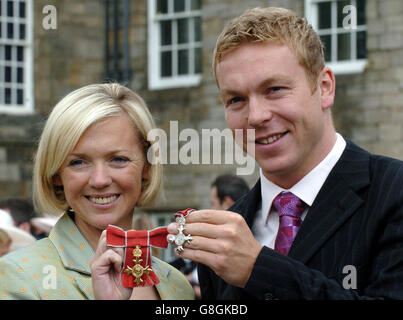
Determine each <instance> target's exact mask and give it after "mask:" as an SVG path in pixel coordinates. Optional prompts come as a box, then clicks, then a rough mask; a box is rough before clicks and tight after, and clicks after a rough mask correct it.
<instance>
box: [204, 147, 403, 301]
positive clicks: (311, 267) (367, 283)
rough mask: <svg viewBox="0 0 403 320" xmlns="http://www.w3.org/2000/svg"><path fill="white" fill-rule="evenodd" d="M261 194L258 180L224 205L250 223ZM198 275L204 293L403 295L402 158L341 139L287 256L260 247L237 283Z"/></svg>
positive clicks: (208, 272)
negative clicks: (242, 280) (339, 153)
mask: <svg viewBox="0 0 403 320" xmlns="http://www.w3.org/2000/svg"><path fill="white" fill-rule="evenodd" d="M260 202H261V192H260V181H259V182H258V183H257V184H256V185H255V187H254V188H253V189H252V190H251V191H250V192H249V193H248V194H246V195H245V196H244V197H243V198H241V199H240V200H238V201H237V202H236V203H235V204H234V205H233V206H232V208H230V209H229V210H230V211H234V212H239V213H241V214H242V215H243V216H244V218H245V220H246V222H247V223H248V225H249V226H251V225H252V223H253V220H254V217H255V213H256V211H257V209H258V208H259V204H260ZM345 266H353V267H354V268H355V270H356V279H355V280H356V282H354V271H353V269H348V270H347V269H344V268H345ZM347 268H351V267H347ZM343 270H344V272H343ZM343 280H344V282H343ZM199 281H200V285H201V289H202V299H281V300H282V299H373V298H392V299H403V162H402V161H399V160H396V159H391V158H387V157H383V156H376V155H372V154H370V153H368V152H366V151H365V150H363V149H361V148H359V147H358V146H356V145H354V144H353V143H352V142H350V141H347V146H346V149H345V150H344V152H343V154H342V156H341V158H340V160H339V161H338V162H337V164H336V166H335V167H334V168H333V170H332V171H331V173H330V175H329V176H328V178H327V180H326V181H325V183H324V185H323V186H322V188H321V190H320V192H319V194H318V196H317V197H316V199H315V201H314V203H313V204H312V207H311V208H310V209H309V212H308V214H307V216H306V218H305V219H304V222H303V224H302V226H301V229H300V230H299V232H298V234H297V237H296V238H295V240H294V243H293V245H292V247H291V250H290V252H289V255H288V256H284V255H281V254H279V253H277V252H275V251H274V250H272V249H269V248H267V247H263V249H262V251H261V252H260V254H259V256H258V257H257V260H256V263H255V266H254V269H253V271H252V274H251V276H250V278H249V280H248V282H247V284H246V286H245V288H243V289H240V288H236V287H233V286H230V285H228V284H226V283H225V282H224V281H223V280H222V279H220V278H219V277H217V276H216V274H215V273H214V272H213V271H212V270H211V269H209V268H207V267H206V266H204V265H200V266H199ZM343 283H344V285H343ZM354 284H356V289H354ZM352 288H353V289H352Z"/></svg>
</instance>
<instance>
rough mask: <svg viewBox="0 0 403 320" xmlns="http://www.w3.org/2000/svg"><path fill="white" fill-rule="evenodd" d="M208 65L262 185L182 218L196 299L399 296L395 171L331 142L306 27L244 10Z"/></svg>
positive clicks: (282, 15)
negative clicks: (251, 137) (195, 270)
mask: <svg viewBox="0 0 403 320" xmlns="http://www.w3.org/2000/svg"><path fill="white" fill-rule="evenodd" d="M213 68H214V70H213V71H214V73H215V76H216V81H217V84H218V88H219V91H220V95H221V97H222V100H223V102H224V105H225V114H226V120H227V123H228V126H229V127H230V128H231V129H232V130H235V129H243V130H247V129H254V130H255V136H256V140H255V141H253V142H252V143H254V144H255V155H254V157H255V159H256V161H257V162H258V164H259V166H260V180H259V181H258V183H257V184H256V185H255V186H254V188H253V189H252V190H251V191H250V192H249V193H248V194H247V195H246V196H245V197H243V198H242V199H240V201H238V202H237V203H235V204H234V205H233V206H232V207H231V208H230V209H229V211H214V210H200V211H195V212H192V213H191V214H190V215H189V216H188V217H187V219H186V225H185V229H186V232H187V233H189V234H191V235H192V238H193V241H192V242H191V243H190V244H186V245H185V250H184V251H183V252H182V254H181V255H182V257H183V258H187V259H191V260H194V261H196V262H198V263H201V264H203V265H201V266H199V280H200V284H201V288H202V298H203V299H376V298H379V299H386V298H392V299H403V286H402V283H403V188H402V185H403V165H402V162H401V161H398V160H395V159H390V158H386V157H382V156H375V155H371V154H369V153H368V152H366V151H364V150H362V149H361V148H359V147H358V146H356V145H354V144H353V143H352V142H350V141H345V140H344V139H343V137H342V136H341V135H339V134H337V133H336V131H335V129H334V126H333V121H332V115H331V111H330V110H331V107H332V105H333V102H334V101H333V100H334V95H335V78H334V75H333V73H332V71H331V70H330V69H329V68H327V67H326V66H325V65H324V59H323V48H322V44H321V42H320V39H319V37H318V36H317V35H316V33H315V32H314V31H313V29H312V28H311V26H309V25H308V24H307V22H306V20H305V19H302V18H299V17H297V16H296V15H295V14H293V13H292V12H290V11H289V10H286V9H281V8H266V9H260V8H256V9H252V10H249V11H247V12H245V13H244V14H243V15H242V16H240V17H238V18H236V19H234V20H233V21H231V22H230V23H229V24H228V25H227V26H226V27H225V29H224V31H223V32H222V34H221V35H220V36H219V38H218V41H217V45H216V49H215V53H214V64H213ZM248 143H251V142H250V141H244V146H243V147H244V149H245V150H247V148H246V147H247V144H248ZM237 213H240V214H237ZM168 230H169V231H170V232H171V233H176V232H177V231H176V224H171V225H169V229H168ZM186 232H185V233H186Z"/></svg>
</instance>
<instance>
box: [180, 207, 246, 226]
mask: <svg viewBox="0 0 403 320" xmlns="http://www.w3.org/2000/svg"><path fill="white" fill-rule="evenodd" d="M240 217H241V215H240V214H239V213H235V212H232V211H225V210H198V211H193V212H191V213H190V214H189V215H187V216H186V223H194V222H204V223H209V224H215V225H219V224H225V223H228V222H229V221H232V220H234V219H235V221H236V220H238V219H239V218H240Z"/></svg>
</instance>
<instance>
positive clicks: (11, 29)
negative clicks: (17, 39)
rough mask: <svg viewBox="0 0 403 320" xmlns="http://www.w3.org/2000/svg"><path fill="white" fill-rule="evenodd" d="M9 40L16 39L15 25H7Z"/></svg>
mask: <svg viewBox="0 0 403 320" xmlns="http://www.w3.org/2000/svg"><path fill="white" fill-rule="evenodd" d="M7 38H8V39H13V38H14V24H13V23H7Z"/></svg>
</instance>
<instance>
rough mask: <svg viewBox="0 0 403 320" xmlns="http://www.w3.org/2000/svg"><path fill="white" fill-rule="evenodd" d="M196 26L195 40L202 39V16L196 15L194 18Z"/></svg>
mask: <svg viewBox="0 0 403 320" xmlns="http://www.w3.org/2000/svg"><path fill="white" fill-rule="evenodd" d="M194 27H195V30H194V32H195V41H196V42H198V41H201V34H202V30H201V18H200V17H195V18H194Z"/></svg>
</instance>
